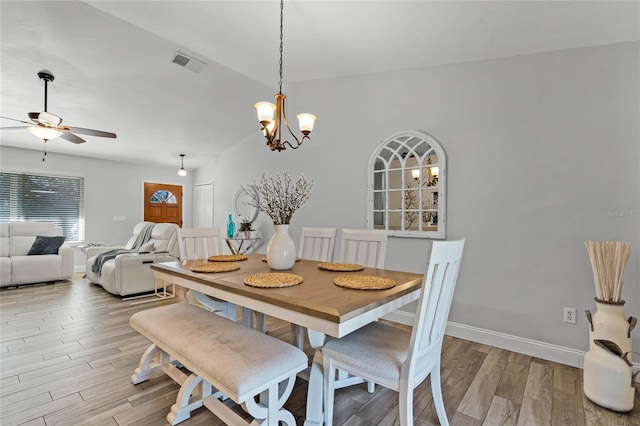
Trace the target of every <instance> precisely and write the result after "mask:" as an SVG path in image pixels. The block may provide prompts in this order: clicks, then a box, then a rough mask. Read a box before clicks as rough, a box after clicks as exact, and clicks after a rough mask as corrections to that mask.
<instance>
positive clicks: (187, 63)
mask: <svg viewBox="0 0 640 426" xmlns="http://www.w3.org/2000/svg"><path fill="white" fill-rule="evenodd" d="M171 62H173V63H174V64H177V65H180V66H181V67H183V68H186V69H188V70H191V71H193V72H195V73H199V72H200V71H202V70H203V69H204V67H206V66H207V64H206V63H205V62H202V61H201V60H199V59H196V58H192V57H190V56H189V55H185V54H184V53H182V52H176V54H175V56H174V57H173V59H172V60H171Z"/></svg>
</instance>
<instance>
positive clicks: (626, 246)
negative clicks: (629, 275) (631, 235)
mask: <svg viewBox="0 0 640 426" xmlns="http://www.w3.org/2000/svg"><path fill="white" fill-rule="evenodd" d="M585 245H586V246H587V251H588V252H589V259H591V268H592V269H593V279H594V281H595V284H596V298H598V299H599V300H603V301H607V302H620V301H621V300H622V299H621V298H622V285H623V283H624V269H625V267H626V266H627V261H628V260H629V256H630V255H631V243H628V242H597V241H585Z"/></svg>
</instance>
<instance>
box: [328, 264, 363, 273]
mask: <svg viewBox="0 0 640 426" xmlns="http://www.w3.org/2000/svg"><path fill="white" fill-rule="evenodd" d="M318 268H320V269H324V270H325V271H337V272H350V271H362V270H363V269H364V266H362V265H358V264H357V263H334V262H325V263H320V264H318Z"/></svg>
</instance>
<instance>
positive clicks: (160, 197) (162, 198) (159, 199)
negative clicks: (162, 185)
mask: <svg viewBox="0 0 640 426" xmlns="http://www.w3.org/2000/svg"><path fill="white" fill-rule="evenodd" d="M149 201H150V202H152V203H167V204H176V203H177V202H178V200H177V199H176V196H175V195H173V193H172V192H171V191H167V190H164V189H160V190H158V191H156V192H154V193H153V194H152V195H151V199H150V200H149Z"/></svg>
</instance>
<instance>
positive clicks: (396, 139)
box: [367, 130, 447, 239]
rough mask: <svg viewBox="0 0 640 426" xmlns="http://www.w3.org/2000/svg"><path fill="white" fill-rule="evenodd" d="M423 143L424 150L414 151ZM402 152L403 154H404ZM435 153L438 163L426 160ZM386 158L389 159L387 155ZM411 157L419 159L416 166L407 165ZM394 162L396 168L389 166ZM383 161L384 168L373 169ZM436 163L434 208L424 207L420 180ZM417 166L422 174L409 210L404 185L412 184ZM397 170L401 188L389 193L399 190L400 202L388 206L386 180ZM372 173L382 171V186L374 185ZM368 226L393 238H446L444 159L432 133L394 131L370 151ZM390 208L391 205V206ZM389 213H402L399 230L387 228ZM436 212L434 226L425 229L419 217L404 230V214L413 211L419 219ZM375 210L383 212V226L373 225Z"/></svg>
mask: <svg viewBox="0 0 640 426" xmlns="http://www.w3.org/2000/svg"><path fill="white" fill-rule="evenodd" d="M422 144H427V145H428V146H429V148H428V149H427V150H426V152H423V153H421V152H420V150H418V152H417V151H416V148H417V147H419V146H421V145H422ZM403 153H404V155H403ZM433 154H435V156H436V157H437V164H434V163H433V162H432V163H428V160H429V159H430V158H431V157H432V156H433ZM387 157H388V158H387ZM410 158H414V159H415V160H414V161H417V162H418V166H416V165H408V163H409V161H408V160H409V159H410ZM393 161H397V162H398V164H399V166H398V167H391V163H392V162H393ZM377 162H382V165H383V166H384V167H383V168H379V169H376V163H377ZM433 166H437V167H438V168H439V173H438V179H437V209H425V208H424V207H423V203H422V201H423V198H422V193H423V191H422V183H423V177H424V174H423V173H422V171H423V170H426V169H428V168H429V167H433ZM417 167H419V168H420V170H421V173H420V175H421V177H420V178H419V186H418V188H417V189H418V191H416V192H418V194H419V201H418V206H417V208H416V209H408V208H405V206H406V197H405V196H406V194H407V191H406V190H405V189H404V188H408V184H412V183H413V182H412V180H411V178H408V176H411V170H412V169H415V168H417ZM390 172H395V173H398V172H400V175H401V176H402V185H401V188H402V189H401V190H400V191H398V190H397V189H396V190H395V191H393V189H392V190H391V192H401V203H400V204H401V205H400V208H399V209H390V208H389V201H390V188H389V185H387V184H386V183H387V182H389V181H390V179H389V173H390ZM375 173H378V174H382V176H381V177H382V178H383V179H384V182H385V183H384V185H383V187H382V188H379V189H376V188H375V178H376V176H375ZM414 185H415V184H414ZM367 192H368V195H367V227H368V228H369V229H374V228H375V229H385V230H387V232H388V235H389V236H395V237H410V238H435V239H440V238H442V239H444V238H446V225H447V215H446V205H447V158H446V155H445V152H444V149H442V146H441V145H440V143H439V142H438V141H437V140H436V139H435V138H434V137H433V136H431V135H429V134H428V133H426V132H420V131H415V130H405V131H401V132H398V133H395V134H393V135H391V136H389V137H388V138H386V139H385V140H384V141H382V143H381V144H380V145H379V146H378V147H377V149H376V150H375V151H374V152H373V155H372V156H371V158H370V160H369V168H368V184H367ZM375 194H378V195H379V196H378V198H379V199H378V200H376V196H375ZM376 201H377V203H378V204H380V203H381V204H383V205H382V206H379V205H378V206H376V205H375V203H376ZM392 207H393V206H392ZM390 212H392V213H394V214H396V215H397V213H398V212H400V215H401V220H400V223H401V226H400V227H401V229H389V226H390V220H389V216H390V215H389V213H390ZM434 212H435V213H437V218H438V223H437V229H436V230H432V229H427V227H424V229H423V225H422V220H420V219H418V229H417V230H413V229H404V228H405V226H406V220H405V219H406V217H407V213H409V214H414V215H415V214H416V213H417V215H418V216H417V217H418V218H422V217H423V214H429V213H434ZM374 213H375V214H377V215H379V214H382V215H383V225H378V226H376V225H375V220H374Z"/></svg>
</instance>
